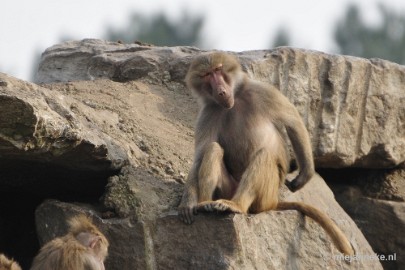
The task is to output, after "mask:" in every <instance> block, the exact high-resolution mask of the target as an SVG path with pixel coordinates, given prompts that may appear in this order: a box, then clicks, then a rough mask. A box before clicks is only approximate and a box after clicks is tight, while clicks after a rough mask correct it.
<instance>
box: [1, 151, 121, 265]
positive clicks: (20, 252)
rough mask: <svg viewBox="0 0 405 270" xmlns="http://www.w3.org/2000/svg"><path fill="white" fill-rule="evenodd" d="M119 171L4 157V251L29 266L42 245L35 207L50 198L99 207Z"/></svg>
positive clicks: (21, 263)
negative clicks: (108, 184) (37, 228)
mask: <svg viewBox="0 0 405 270" xmlns="http://www.w3.org/2000/svg"><path fill="white" fill-rule="evenodd" d="M116 173H118V172H113V171H103V172H95V171H79V170H74V169H71V168H66V167H63V166H60V165H55V164H51V163H38V162H32V161H10V160H1V159H0V180H1V181H0V253H4V254H6V256H9V257H11V258H14V260H16V261H18V263H19V264H20V265H21V267H22V268H23V269H29V267H30V266H31V262H32V259H33V258H34V256H35V255H36V254H37V252H38V250H39V248H40V246H39V242H38V237H37V234H36V229H35V209H36V208H37V207H38V206H39V205H40V204H41V203H42V202H43V201H44V200H46V199H56V200H60V201H63V202H79V203H87V204H91V205H93V206H96V207H97V206H98V205H99V204H100V203H99V200H100V197H101V196H102V195H103V193H104V189H105V186H106V184H107V180H108V178H109V177H110V176H112V175H114V174H116Z"/></svg>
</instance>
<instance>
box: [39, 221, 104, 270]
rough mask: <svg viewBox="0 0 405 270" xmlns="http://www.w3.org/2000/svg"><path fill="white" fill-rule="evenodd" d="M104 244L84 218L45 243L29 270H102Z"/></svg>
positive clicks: (90, 223)
mask: <svg viewBox="0 0 405 270" xmlns="http://www.w3.org/2000/svg"><path fill="white" fill-rule="evenodd" d="M108 245H109V244H108V240H107V238H106V237H105V236H104V235H103V234H102V233H101V232H100V230H99V229H98V228H97V227H96V226H95V225H94V224H93V223H92V222H91V221H90V219H89V218H88V217H86V216H85V215H82V214H81V215H78V216H75V217H73V218H71V219H70V220H69V232H68V233H67V234H66V235H65V236H63V237H58V238H55V239H53V240H51V241H50V242H48V243H46V244H45V245H44V246H43V247H42V248H41V250H40V251H39V253H38V255H37V256H36V257H35V258H34V261H33V263H32V267H31V270H72V269H75V270H90V269H91V270H104V269H105V268H104V260H105V258H106V257H107V254H108Z"/></svg>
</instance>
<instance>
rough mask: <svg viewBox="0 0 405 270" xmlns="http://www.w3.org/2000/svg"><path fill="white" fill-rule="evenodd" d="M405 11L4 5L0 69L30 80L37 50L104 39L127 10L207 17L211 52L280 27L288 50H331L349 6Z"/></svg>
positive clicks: (234, 1)
mask: <svg viewBox="0 0 405 270" xmlns="http://www.w3.org/2000/svg"><path fill="white" fill-rule="evenodd" d="M378 2H384V3H385V5H387V6H389V7H393V8H395V10H398V12H400V11H402V12H405V1H404V0H384V1H379V0H277V1H273V0H248V1H238V0H144V1H140V0H114V1H100V0H57V1H52V0H6V1H3V2H2V4H1V15H0V37H1V39H0V72H5V73H8V74H10V75H13V76H15V77H18V78H21V79H25V80H29V79H30V73H31V69H32V61H33V59H34V53H35V52H38V51H40V52H42V51H44V49H46V48H47V47H50V46H52V45H53V44H56V43H58V42H59V40H60V38H61V37H62V36H69V37H73V38H74V39H83V38H102V37H103V35H104V33H105V30H106V28H107V26H114V27H120V26H125V25H126V24H127V22H128V18H129V15H130V14H131V13H133V12H140V13H145V14H153V13H155V12H159V11H161V10H163V11H165V12H166V13H167V14H168V15H169V16H170V17H172V18H175V17H176V16H178V15H180V14H181V12H182V11H183V10H184V9H186V10H188V12H190V13H191V14H205V26H204V30H203V31H204V37H205V38H206V40H207V44H209V45H210V47H211V48H215V49H222V50H231V51H244V50H254V49H266V48H269V46H270V44H271V42H272V39H273V37H274V35H275V33H276V30H277V29H278V28H279V27H280V26H281V25H285V26H286V28H287V30H288V31H289V33H290V35H291V38H292V44H291V45H292V46H295V47H301V48H307V49H314V50H320V51H324V52H334V49H335V46H334V42H333V31H332V29H333V26H334V25H335V23H336V21H337V20H338V19H339V18H341V17H342V16H343V14H344V11H345V8H346V6H347V5H348V3H356V4H357V5H359V6H360V7H361V9H362V14H363V15H364V17H365V19H366V20H367V21H368V22H370V23H376V22H378V20H379V19H380V18H379V17H378V14H379V13H378V9H377V3H378Z"/></svg>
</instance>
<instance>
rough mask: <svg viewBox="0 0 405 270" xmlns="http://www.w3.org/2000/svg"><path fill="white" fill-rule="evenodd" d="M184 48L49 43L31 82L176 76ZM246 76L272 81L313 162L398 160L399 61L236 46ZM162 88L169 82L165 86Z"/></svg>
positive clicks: (401, 131)
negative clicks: (299, 122) (297, 121)
mask: <svg viewBox="0 0 405 270" xmlns="http://www.w3.org/2000/svg"><path fill="white" fill-rule="evenodd" d="M199 53H202V52H201V51H199V50H197V49H195V48H189V47H171V48H165V47H142V46H139V45H136V44H119V43H113V42H105V41H99V40H84V41H81V42H69V43H63V44H61V45H56V46H53V47H51V48H49V49H48V50H46V51H45V52H44V54H43V58H42V61H41V63H40V66H39V71H38V76H37V80H38V82H55V81H74V80H92V79H96V78H109V79H112V80H118V81H125V80H134V79H146V80H148V81H154V82H160V83H161V82H169V81H170V82H171V83H172V84H173V82H180V83H182V82H183V78H184V75H185V73H186V71H187V68H188V63H189V62H190V58H191V57H192V56H194V55H196V54H199ZM238 56H239V57H240V59H241V61H242V63H243V65H244V68H245V70H246V71H247V72H248V73H249V74H250V76H251V77H253V78H256V79H258V80H261V81H265V82H269V83H271V84H274V85H276V86H278V87H279V88H280V90H281V92H283V93H284V94H285V95H286V96H287V97H288V98H289V99H290V100H291V101H292V102H293V103H294V104H295V105H296V106H297V108H298V110H299V111H300V112H301V115H302V116H303V118H304V120H305V122H306V124H307V128H308V129H309V131H310V132H311V135H312V136H311V137H312V143H313V150H314V154H315V159H316V164H317V166H318V167H326V168H331V167H333V168H341V167H365V168H376V167H378V168H387V167H393V166H396V165H398V164H401V163H404V161H405V139H404V138H405V128H404V125H405V124H404V123H405V92H404V91H403V89H404V88H405V80H404V78H405V68H404V67H403V66H399V65H397V64H394V63H390V62H388V61H383V60H371V61H370V60H366V59H361V58H355V57H348V56H339V55H328V54H324V53H320V52H313V51H306V50H301V49H292V48H279V49H276V50H273V51H251V52H242V53H238ZM169 89H170V87H169Z"/></svg>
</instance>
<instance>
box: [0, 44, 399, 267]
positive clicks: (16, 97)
mask: <svg viewBox="0 0 405 270" xmlns="http://www.w3.org/2000/svg"><path fill="white" fill-rule="evenodd" d="M200 53H203V51H201V50H199V49H197V48H192V47H152V46H143V45H140V44H120V43H114V42H107V41H101V40H83V41H71V42H65V43H62V44H59V45H55V46H53V47H51V48H49V49H47V50H46V51H45V52H44V54H43V56H42V59H41V63H40V67H39V71H38V77H37V80H38V82H39V83H41V85H36V84H30V83H26V82H23V81H20V80H17V79H15V78H12V77H9V76H7V75H4V74H1V75H0V169H3V167H5V168H7V171H5V170H0V200H1V204H0V213H1V214H0V216H1V218H0V221H1V222H0V240H1V241H0V249H4V250H6V249H9V248H10V250H12V251H13V252H14V253H13V252H11V255H14V254H15V255H16V256H22V257H25V259H26V262H24V264H23V267H24V268H28V267H29V263H28V261H29V258H30V256H33V255H34V254H29V253H25V255H20V254H19V249H18V248H21V249H24V248H25V247H26V246H27V245H28V244H27V243H26V238H25V236H27V235H29V236H30V237H32V236H33V235H34V233H32V226H31V227H29V226H30V225H29V224H28V225H25V223H24V226H21V227H19V228H20V229H19V231H18V232H14V227H13V224H12V222H18V221H19V220H30V219H31V218H32V213H31V212H28V211H25V212H24V213H25V215H24V217H20V216H18V217H17V218H16V217H15V213H20V211H19V210H20V208H18V207H15V206H14V205H16V204H18V205H19V206H21V205H23V204H22V203H21V198H24V199H28V200H30V203H29V205H30V206H31V207H34V206H35V205H37V204H39V202H42V201H43V200H44V199H49V198H53V199H58V200H47V201H46V202H45V203H44V204H42V205H41V206H40V207H38V208H37V211H36V226H37V232H38V237H39V238H40V242H41V243H44V242H46V241H48V240H50V239H51V238H53V237H55V236H57V235H62V234H64V233H65V230H66V224H65V222H66V218H67V217H69V216H70V215H73V214H76V213H79V212H83V211H85V212H86V213H89V214H90V215H92V216H93V217H94V219H95V222H96V224H97V226H99V227H100V229H101V230H102V231H103V232H104V233H105V234H106V236H107V237H108V238H109V240H110V242H111V247H110V256H109V258H108V260H107V262H106V266H107V269H137V268H139V269H158V268H161V269H173V268H175V269H190V268H201V267H206V265H208V266H209V268H211V269H224V268H231V269H232V268H233V269H257V268H260V269H261V268H265V269H291V268H294V269H296V268H297V269H298V268H300V269H308V268H318V269H319V268H328V269H381V265H380V263H379V261H375V260H372V259H367V258H366V259H364V258H352V259H356V260H354V261H353V262H351V264H349V263H347V262H344V261H342V260H341V259H342V258H341V257H339V256H340V253H339V252H338V251H337V250H336V248H335V247H334V246H333V244H332V243H331V242H330V239H329V237H328V236H327V235H326V234H325V232H324V231H323V230H322V229H321V227H320V226H319V225H318V224H316V223H315V222H314V221H312V220H311V219H309V218H304V217H303V216H302V215H301V214H299V213H296V212H294V211H284V212H267V213H261V214H258V215H222V216H221V215H214V214H201V215H199V216H197V220H196V222H195V223H194V224H193V225H191V226H187V225H184V224H183V223H181V222H180V221H179V220H178V217H177V215H176V210H177V205H178V203H179V201H180V197H181V194H182V190H183V187H184V185H183V184H184V178H185V176H186V174H187V173H183V172H188V170H189V168H190V166H191V160H192V156H193V125H194V121H195V117H196V114H197V104H196V102H195V100H194V99H193V97H192V96H191V95H190V93H189V91H188V90H187V89H186V88H185V85H184V82H183V79H184V75H185V73H186V71H187V68H188V65H189V63H190V61H191V59H192V58H193V57H194V56H195V55H197V54H200ZM237 55H238V56H239V57H240V59H241V62H242V65H243V68H244V69H245V70H246V71H247V72H248V74H249V75H250V76H251V77H253V78H256V79H258V80H261V81H265V82H268V83H272V84H274V85H276V86H278V87H279V88H280V90H281V91H282V92H283V93H284V94H285V95H286V96H287V97H288V98H289V99H290V100H291V101H292V102H293V103H294V104H295V105H296V106H297V108H298V109H299V111H300V112H301V114H302V116H303V119H304V121H305V123H306V124H307V127H308V129H309V131H310V133H311V138H312V142H313V146H314V154H315V158H316V166H317V167H318V168H320V167H323V168H352V167H358V168H366V169H368V168H374V167H375V168H391V167H393V166H400V165H402V164H404V160H405V151H404V149H405V145H404V143H405V142H404V140H403V138H404V132H405V131H404V129H403V126H404V124H403V123H404V121H405V119H404V117H403V116H404V115H405V109H404V107H405V106H404V100H405V99H404V95H405V94H404V92H403V91H401V89H403V87H404V82H403V80H402V77H403V76H404V67H402V66H399V65H396V64H393V63H390V62H387V61H382V60H365V59H360V58H354V57H347V56H338V55H328V54H324V53H320V52H314V51H307V50H302V49H293V48H278V49H276V50H268V51H250V52H242V53H238V54H237ZM387 116H388V117H387ZM28 162H31V163H33V164H34V165H32V167H35V168H36V169H35V170H30V171H29V172H28V173H27V172H26V165H27V164H28ZM6 163H7V165H4V164H6ZM38 164H42V166H38ZM9 165H12V166H11V167H8V166H9ZM10 168H11V169H10ZM21 168H23V169H21ZM66 168H69V169H67V170H66ZM49 170H51V171H52V173H50V174H47V175H46V176H43V175H42V174H41V172H42V171H49ZM74 171H75V172H74ZM83 171H86V172H90V173H88V174H83V173H82V172H83ZM100 171H101V172H107V173H103V174H96V173H94V172H100ZM20 172H24V174H22V175H21V174H19V173H20ZM16 176H17V177H16ZM44 178H46V180H47V181H45V182H46V183H45V184H44V183H43V182H42V185H39V184H38V183H40V181H32V179H34V180H38V179H39V180H41V181H42V180H43V179H44ZM4 179H7V181H5V180H4ZM54 179H58V180H59V181H58V182H53V180H54ZM61 179H62V180H61ZM89 179H92V182H90V183H91V184H87V186H86V185H84V184H83V183H85V182H89ZM60 182H64V185H62V189H66V191H64V192H62V193H58V192H54V191H55V190H54V189H55V188H56V185H59V184H60ZM95 183H97V187H96V185H95ZM104 185H106V186H104ZM44 187H46V188H44ZM58 187H59V186H58ZM59 189H60V187H59ZM100 189H101V190H102V191H100ZM9 191H10V192H9ZM87 191H92V194H91V198H89V197H88V196H87V195H88V194H87V193H86V192H87ZM80 192H82V193H80ZM83 192H84V193H83ZM26 194H29V195H26ZM77 194H79V195H77ZM100 197H101V198H100ZM282 197H283V198H284V199H286V200H293V201H295V200H298V201H304V202H307V203H310V204H312V205H314V206H316V207H319V208H320V209H321V210H323V211H325V212H326V213H327V214H328V215H329V216H331V217H332V219H333V220H334V221H335V222H337V224H338V226H339V227H340V228H342V230H343V231H344V233H345V234H346V235H347V236H348V238H349V239H350V241H351V243H352V244H353V246H354V248H355V249H356V252H357V254H358V255H359V256H369V255H374V252H373V251H372V249H371V247H370V245H369V244H368V243H367V241H366V239H365V238H364V236H363V235H362V233H361V231H360V230H359V229H358V228H357V227H356V225H355V224H354V222H353V221H352V220H351V219H350V217H349V216H347V215H346V213H345V212H344V211H343V210H342V209H341V208H340V207H339V205H338V204H337V203H336V202H335V200H334V198H333V194H332V193H331V191H330V190H329V189H328V188H327V186H326V185H325V183H324V182H323V180H322V179H321V178H319V177H314V179H312V181H311V182H310V183H309V184H308V185H307V186H306V187H305V188H304V189H303V190H301V191H299V192H297V193H295V194H290V193H289V192H288V191H286V190H284V191H283V194H282ZM392 198H397V197H395V196H393V197H392ZM99 199H100V200H99ZM62 201H65V202H62ZM68 201H69V202H70V203H67V202H68ZM76 201H80V202H87V204H83V203H72V202H76ZM100 203H101V205H100ZM89 204H90V205H89ZM14 207H15V208H14ZM389 207H392V206H387V208H385V209H390V208H389ZM9 208H10V209H9ZM21 208H24V207H21ZM365 208H366V207H365ZM24 209H25V208H24ZM395 209H396V210H395V211H397V210H398V209H399V210H401V211H402V208H400V207H399V208H397V206H395ZM4 210H7V212H6V214H4V213H5V212H4ZM14 210H16V211H14ZM390 211H391V210H390ZM27 213H28V214H27ZM3 216H4V217H5V218H3ZM381 216H382V215H381ZM378 218H379V216H378ZM378 218H374V217H373V218H372V219H370V220H368V221H370V222H372V220H378ZM394 218H396V219H397V220H396V221H395V224H397V225H399V224H400V219H401V218H402V217H401V216H400V215H395V216H394ZM9 220H11V222H9ZM16 220H17V221H16ZM359 220H360V222H361V219H359ZM45 228H46V229H45ZM369 228H372V225H370V226H369ZM392 228H393V227H392ZM392 228H391V227H390V230H389V232H390V233H392V231H391V229H392ZM4 229H6V230H4ZM374 230H375V231H374V233H375V232H380V231H381V228H378V227H375V228H374ZM365 232H366V230H365ZM370 234H371V233H370ZM21 235H22V236H23V237H21ZM382 235H384V233H383V232H382ZM392 235H393V234H389V236H390V237H392ZM17 237H18V238H17ZM372 237H373V238H376V241H375V242H373V243H379V242H382V241H383V239H381V238H378V237H374V236H372ZM19 238H22V239H24V242H22V240H18V239H19ZM3 240H5V241H3ZM386 241H387V240H386ZM370 242H372V241H371V240H370ZM8 243H11V244H12V246H10V245H9V244H8ZM30 243H31V242H30ZM385 244H386V245H388V244H387V243H385ZM30 245H31V244H30ZM379 245H380V244H379ZM22 247H23V248H22ZM395 247H397V246H395ZM398 247H400V245H399V244H398ZM401 248H402V246H401ZM31 249H32V247H31ZM378 250H381V251H382V252H385V251H384V250H383V249H378ZM16 256H14V257H16ZM400 266H401V265H400Z"/></svg>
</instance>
